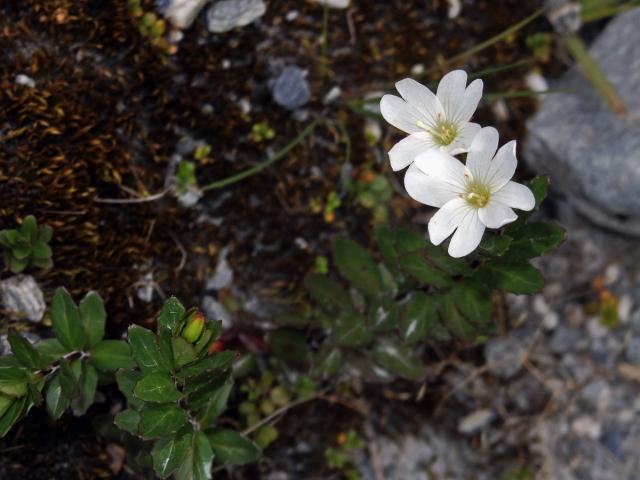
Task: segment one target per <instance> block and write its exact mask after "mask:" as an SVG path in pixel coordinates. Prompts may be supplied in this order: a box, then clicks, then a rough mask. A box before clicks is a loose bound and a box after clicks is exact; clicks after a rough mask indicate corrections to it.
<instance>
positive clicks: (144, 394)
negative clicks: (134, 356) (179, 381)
mask: <svg viewBox="0 0 640 480" xmlns="http://www.w3.org/2000/svg"><path fill="white" fill-rule="evenodd" d="M133 394H134V395H135V396H136V397H138V398H139V399H141V400H144V401H145V402H157V403H168V402H176V401H178V400H180V399H181V398H182V394H181V393H180V392H179V391H178V389H177V388H176V386H175V384H174V383H173V380H172V378H171V376H170V375H169V374H167V373H161V372H150V373H147V374H146V375H145V376H144V377H142V379H140V381H139V382H138V383H137V384H136V386H135V388H134V389H133Z"/></svg>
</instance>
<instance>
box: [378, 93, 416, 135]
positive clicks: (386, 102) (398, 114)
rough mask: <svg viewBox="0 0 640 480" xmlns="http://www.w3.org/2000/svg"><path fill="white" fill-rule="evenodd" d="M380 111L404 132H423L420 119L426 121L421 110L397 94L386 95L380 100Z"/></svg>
mask: <svg viewBox="0 0 640 480" xmlns="http://www.w3.org/2000/svg"><path fill="white" fill-rule="evenodd" d="M380 113H382V116H383V117H384V119H385V120H386V121H387V122H389V123H390V124H391V125H393V126H394V127H396V128H399V129H400V130H402V131H403V132H407V133H417V132H422V131H424V130H422V129H421V128H420V127H418V121H424V120H423V119H422V115H421V114H420V111H419V110H418V109H417V108H415V107H413V106H411V105H409V104H408V103H407V102H405V101H404V100H403V99H401V98H400V97H396V96H395V95H385V96H384V97H382V100H380Z"/></svg>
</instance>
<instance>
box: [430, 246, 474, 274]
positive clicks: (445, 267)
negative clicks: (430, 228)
mask: <svg viewBox="0 0 640 480" xmlns="http://www.w3.org/2000/svg"><path fill="white" fill-rule="evenodd" d="M425 255H426V258H427V260H428V261H429V262H430V263H431V264H432V265H433V266H434V267H436V268H438V269H440V270H442V271H443V272H444V273H446V274H448V275H453V276H459V275H465V276H466V275H470V274H471V273H472V272H473V269H472V268H471V267H470V266H469V264H468V263H467V262H466V260H464V259H463V258H453V257H451V256H449V255H447V254H446V253H444V252H443V251H442V248H441V247H437V246H435V245H432V244H431V243H429V242H427V246H426V247H425Z"/></svg>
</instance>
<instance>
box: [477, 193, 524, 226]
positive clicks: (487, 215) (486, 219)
mask: <svg viewBox="0 0 640 480" xmlns="http://www.w3.org/2000/svg"><path fill="white" fill-rule="evenodd" d="M478 216H479V217H480V221H481V222H482V223H484V224H485V226H486V227H488V228H500V227H502V226H503V225H506V224H507V223H511V222H513V221H515V220H517V218H518V215H516V213H515V212H514V211H513V210H511V209H510V208H509V207H508V206H507V205H505V204H504V203H501V202H499V201H496V199H495V198H491V200H489V203H488V204H487V205H486V206H485V207H483V208H481V209H479V210H478Z"/></svg>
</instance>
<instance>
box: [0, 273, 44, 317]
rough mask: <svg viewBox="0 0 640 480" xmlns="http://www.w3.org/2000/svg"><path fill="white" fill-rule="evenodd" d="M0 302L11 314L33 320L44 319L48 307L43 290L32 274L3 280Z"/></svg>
mask: <svg viewBox="0 0 640 480" xmlns="http://www.w3.org/2000/svg"><path fill="white" fill-rule="evenodd" d="M0 303H1V304H2V305H3V308H4V310H5V311H6V312H8V313H9V315H10V316H12V317H16V318H18V319H20V318H26V319H27V320H29V321H31V322H39V321H40V320H42V316H43V315H44V311H45V309H46V305H45V303H44V296H43V295H42V290H41V289H40V287H39V286H38V284H37V283H36V281H35V279H34V278H33V277H32V276H31V275H14V276H13V277H10V278H7V279H6V280H2V281H1V282H0Z"/></svg>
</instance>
